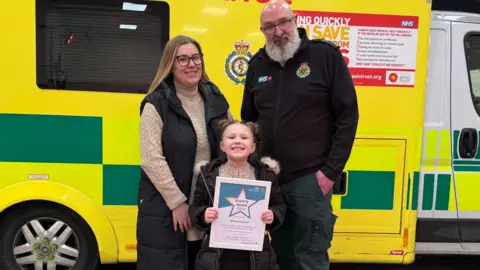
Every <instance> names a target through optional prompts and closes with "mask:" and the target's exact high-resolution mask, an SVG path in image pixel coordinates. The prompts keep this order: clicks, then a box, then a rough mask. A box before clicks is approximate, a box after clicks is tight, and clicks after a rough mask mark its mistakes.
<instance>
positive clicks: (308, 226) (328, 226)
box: [272, 173, 337, 270]
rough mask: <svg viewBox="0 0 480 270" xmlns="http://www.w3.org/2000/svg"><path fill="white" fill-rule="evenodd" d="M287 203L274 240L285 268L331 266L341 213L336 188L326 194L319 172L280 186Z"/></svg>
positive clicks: (320, 269) (311, 269) (321, 268)
mask: <svg viewBox="0 0 480 270" xmlns="http://www.w3.org/2000/svg"><path fill="white" fill-rule="evenodd" d="M280 189H281V191H282V194H283V197H284V199H285V202H286V204H287V214H286V219H285V222H284V223H283V225H282V226H281V227H280V228H279V229H278V230H277V231H275V232H273V233H272V244H273V247H274V249H275V253H276V255H277V259H278V263H279V265H280V269H281V270H328V269H330V259H329V257H328V249H329V248H330V243H331V240H332V238H333V228H334V226H335V222H336V219H337V216H336V215H334V214H333V211H332V206H331V202H332V191H330V192H329V193H327V194H326V195H325V196H324V195H323V193H322V190H321V189H320V186H319V184H318V182H317V177H316V174H315V173H312V174H309V175H306V176H304V177H301V178H299V179H296V180H293V181H290V182H287V183H285V184H283V185H281V187H280Z"/></svg>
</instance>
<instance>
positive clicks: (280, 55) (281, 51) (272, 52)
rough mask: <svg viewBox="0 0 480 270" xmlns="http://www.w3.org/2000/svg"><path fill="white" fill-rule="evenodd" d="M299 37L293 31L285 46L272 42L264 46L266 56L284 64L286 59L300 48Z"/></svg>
mask: <svg viewBox="0 0 480 270" xmlns="http://www.w3.org/2000/svg"><path fill="white" fill-rule="evenodd" d="M301 41H302V40H301V39H300V35H299V34H298V31H295V34H294V35H293V39H291V40H289V41H288V42H287V44H285V45H283V46H282V45H276V44H275V43H274V42H273V41H272V42H270V43H267V44H266V46H265V49H266V52H267V55H268V56H269V57H270V58H271V59H272V60H274V61H276V62H279V63H282V64H284V63H285V62H287V60H288V59H290V58H292V57H293V56H294V55H295V52H296V51H297V49H298V47H300V42H301Z"/></svg>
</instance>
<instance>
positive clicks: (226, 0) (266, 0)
mask: <svg viewBox="0 0 480 270" xmlns="http://www.w3.org/2000/svg"><path fill="white" fill-rule="evenodd" d="M224 1H225V2H236V0H224ZM252 1H253V0H252ZM268 1H270V0H257V3H260V4H266V3H267V2H268ZM243 2H244V3H248V2H250V0H243ZM285 2H287V4H289V5H291V4H292V2H293V0H285Z"/></svg>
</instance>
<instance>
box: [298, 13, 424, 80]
mask: <svg viewBox="0 0 480 270" xmlns="http://www.w3.org/2000/svg"><path fill="white" fill-rule="evenodd" d="M295 13H296V14H297V24H298V26H299V27H302V28H305V30H306V31H307V35H308V37H309V38H310V39H315V38H325V39H328V40H331V41H333V42H334V43H336V44H337V45H338V46H339V47H340V50H341V52H342V54H343V55H344V58H345V61H346V63H347V64H348V67H349V69H350V72H351V74H352V77H353V80H354V82H355V85H361V86H401V87H413V86H414V84H415V66H416V56H417V39H418V17H416V16H397V15H374V14H356V13H333V12H315V11H302V10H300V11H295Z"/></svg>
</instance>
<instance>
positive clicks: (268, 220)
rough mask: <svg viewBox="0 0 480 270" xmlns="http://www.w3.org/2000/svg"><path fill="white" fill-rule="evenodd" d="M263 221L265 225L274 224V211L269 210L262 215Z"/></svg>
mask: <svg viewBox="0 0 480 270" xmlns="http://www.w3.org/2000/svg"><path fill="white" fill-rule="evenodd" d="M262 221H263V223H265V224H272V222H273V212H272V210H270V209H268V210H267V211H265V212H263V213H262Z"/></svg>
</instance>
